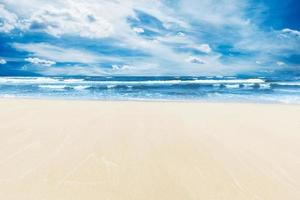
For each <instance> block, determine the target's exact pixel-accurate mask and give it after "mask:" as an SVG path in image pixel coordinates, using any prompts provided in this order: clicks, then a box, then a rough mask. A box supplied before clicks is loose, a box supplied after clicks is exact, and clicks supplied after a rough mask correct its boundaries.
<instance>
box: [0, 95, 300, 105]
mask: <svg viewBox="0 0 300 200" xmlns="http://www.w3.org/2000/svg"><path fill="white" fill-rule="evenodd" d="M6 100H7V101H70V102H72V101H74V102H104V103H105V102H132V103H134V102H136V103H143V102H145V103H183V104H184V103H188V104H226V105H235V104H237V105H239V104H241V105H279V106H280V105H290V106H300V102H299V103H295V102H293V103H284V102H263V101H257V102H256V101H253V102H252V101H217V100H216V101H211V100H176V99H175V100H169V99H166V100H163V99H157V100H155V99H141V100H139V99H128V100H126V99H124V100H122V99H115V100H114V99H107V100H106V99H80V98H78V99H76V98H70V99H64V98H55V97H54V98H35V97H28V98H25V97H0V101H6Z"/></svg>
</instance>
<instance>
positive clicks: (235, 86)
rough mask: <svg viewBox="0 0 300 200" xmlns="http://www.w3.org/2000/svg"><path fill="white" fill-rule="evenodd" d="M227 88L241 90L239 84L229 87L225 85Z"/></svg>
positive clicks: (229, 85)
mask: <svg viewBox="0 0 300 200" xmlns="http://www.w3.org/2000/svg"><path fill="white" fill-rule="evenodd" d="M225 87H226V88H229V89H237V88H240V85H239V84H228V85H225Z"/></svg>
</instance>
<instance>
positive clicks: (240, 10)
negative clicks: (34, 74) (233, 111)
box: [0, 0, 300, 73]
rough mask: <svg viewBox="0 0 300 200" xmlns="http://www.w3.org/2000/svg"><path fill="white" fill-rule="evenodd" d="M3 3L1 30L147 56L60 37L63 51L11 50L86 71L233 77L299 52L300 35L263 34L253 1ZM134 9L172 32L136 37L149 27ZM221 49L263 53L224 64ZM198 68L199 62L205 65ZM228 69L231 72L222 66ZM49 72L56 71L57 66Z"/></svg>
mask: <svg viewBox="0 0 300 200" xmlns="http://www.w3.org/2000/svg"><path fill="white" fill-rule="evenodd" d="M0 1H1V0H0ZM1 2H3V4H4V5H5V7H4V6H3V5H2V6H1V5H0V16H1V17H0V18H1V19H3V18H4V19H5V20H4V23H3V24H4V25H3V24H2V25H1V24H0V32H1V31H2V32H6V33H8V32H10V31H12V30H14V29H15V28H19V29H21V30H23V31H24V32H26V31H35V32H45V33H47V34H50V35H52V36H55V37H61V36H69V35H72V36H75V37H83V38H89V39H97V40H95V42H99V40H98V39H102V38H104V37H105V38H106V39H112V40H113V41H117V43H118V44H117V45H120V46H122V47H124V48H128V49H130V50H133V51H136V52H142V53H145V55H147V56H146V57H143V58H139V60H137V59H134V58H128V57H125V56H124V57H122V56H121V55H117V56H116V55H103V54H100V53H97V52H96V51H95V50H93V51H89V50H86V49H85V50H84V49H83V48H80V47H77V48H78V49H76V48H70V47H66V48H64V45H65V44H64V43H63V40H61V41H62V44H60V46H55V45H51V44H47V43H29V44H20V43H15V44H14V45H13V46H14V47H15V48H16V49H18V50H21V51H26V52H28V53H29V56H31V57H40V58H43V59H47V60H53V61H55V62H72V63H73V62H74V63H81V64H87V66H88V67H91V65H90V64H99V63H101V62H106V61H109V62H110V63H130V66H131V67H130V72H132V71H136V72H141V73H147V72H149V71H151V72H153V71H154V70H157V71H158V72H161V73H172V72H173V73H174V72H181V73H184V72H192V73H198V72H203V73H208V72H211V71H213V70H214V69H215V68H214V67H215V66H222V67H223V71H226V72H227V71H230V72H231V70H229V68H230V69H232V71H238V70H241V69H242V68H243V66H247V69H252V70H255V69H257V68H258V67H259V66H258V65H259V64H258V63H255V61H256V60H261V61H262V62H263V63H262V64H261V65H265V64H266V63H270V60H271V63H274V59H278V57H276V55H279V54H280V55H282V52H283V51H285V50H293V51H297V50H299V49H300V46H299V42H295V41H296V40H297V39H298V38H297V37H292V36H291V35H295V36H299V31H296V30H291V29H284V30H280V31H269V32H266V31H263V30H260V29H259V26H257V25H256V24H255V21H254V20H255V19H251V20H249V19H248V17H249V16H248V15H247V13H248V6H249V5H248V2H249V0H242V1H241V0H228V1H218V2H217V1H216V0H201V1H199V0H179V1H176V3H175V1H174V4H176V6H174V8H173V7H172V6H166V4H164V2H166V1H163V0H113V1H109V0H51V1H49V0H18V1H12V0H2V1H1ZM168 2H171V1H168ZM216 2H217V3H216ZM8 10H9V12H8ZM135 10H141V11H143V12H146V13H148V14H149V15H153V16H154V17H156V18H157V19H159V20H160V21H161V22H162V24H163V27H164V28H165V29H166V30H167V31H166V30H164V31H162V32H159V31H161V30H158V29H157V30H155V31H158V33H160V34H159V36H156V37H153V38H152V40H149V39H146V38H143V37H142V36H141V35H140V34H133V32H136V33H143V32H144V29H143V28H145V29H148V27H147V26H146V25H144V26H143V25H142V24H141V25H140V24H135V25H134V26H135V27H132V26H131V25H130V24H129V23H128V17H132V18H136V19H137V21H138V17H137V16H136V14H135ZM248 14H249V13H248ZM194 25H196V26H194ZM278 34H282V35H286V38H279V37H278ZM291 38H292V39H291ZM220 44H225V45H227V44H228V46H232V49H231V50H233V51H236V52H246V54H247V53H249V52H254V53H256V52H259V56H257V57H256V56H253V58H251V59H249V58H247V59H245V58H243V60H241V58H240V57H238V56H236V57H235V56H233V58H229V61H226V63H225V62H224V58H226V55H224V56H223V58H222V59H220V55H221V53H222V52H220V53H218V52H217V50H218V48H217V47H218V45H220ZM113 45H114V44H113ZM211 46H213V47H216V48H214V49H212V48H211ZM118 47H119V46H113V47H112V48H118ZM176 47H183V48H184V47H186V48H191V49H194V50H198V51H201V52H203V53H205V55H201V57H200V58H199V57H196V56H190V55H191V54H189V53H188V52H180V51H176ZM177 50H178V48H177ZM286 52H287V51H286ZM246 54H245V55H246ZM189 56H190V57H189ZM187 58H188V59H187ZM262 58H265V59H262ZM266 58H268V59H269V60H267V59H266ZM130 59H131V60H130ZM275 62H276V60H275ZM224 63H225V64H224ZM147 64H148V65H147ZM196 64H201V68H200V67H199V66H198V65H196ZM225 65H226V66H228V67H227V68H226V67H224V66H225ZM237 65H239V66H237ZM242 65H243V66H242ZM97 66H100V64H99V65H97ZM133 66H134V67H133ZM144 66H150V67H144ZM78 68H80V69H81V67H78ZM70 69H71V68H70ZM51 70H53V72H54V71H55V70H56V72H59V70H57V69H53V68H51ZM109 70H110V69H109ZM147 70H149V71H147ZM188 70H191V71H188ZM202 70H203V71H202ZM221 70H222V68H218V69H217V71H216V72H217V73H221V72H220V71H221ZM81 71H84V70H82V69H81ZM95 71H97V70H95ZM110 71H112V70H110ZM115 71H122V65H121V66H118V65H117V66H115ZM123 71H126V70H123Z"/></svg>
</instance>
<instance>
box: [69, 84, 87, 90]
mask: <svg viewBox="0 0 300 200" xmlns="http://www.w3.org/2000/svg"><path fill="white" fill-rule="evenodd" d="M89 87H90V86H84V85H78V86H74V87H73V88H74V90H85V89H88V88H89Z"/></svg>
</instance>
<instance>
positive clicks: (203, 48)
mask: <svg viewBox="0 0 300 200" xmlns="http://www.w3.org/2000/svg"><path fill="white" fill-rule="evenodd" d="M195 49H197V50H199V51H201V52H203V53H211V51H212V50H211V48H210V46H209V44H201V45H199V46H197V47H195Z"/></svg>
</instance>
